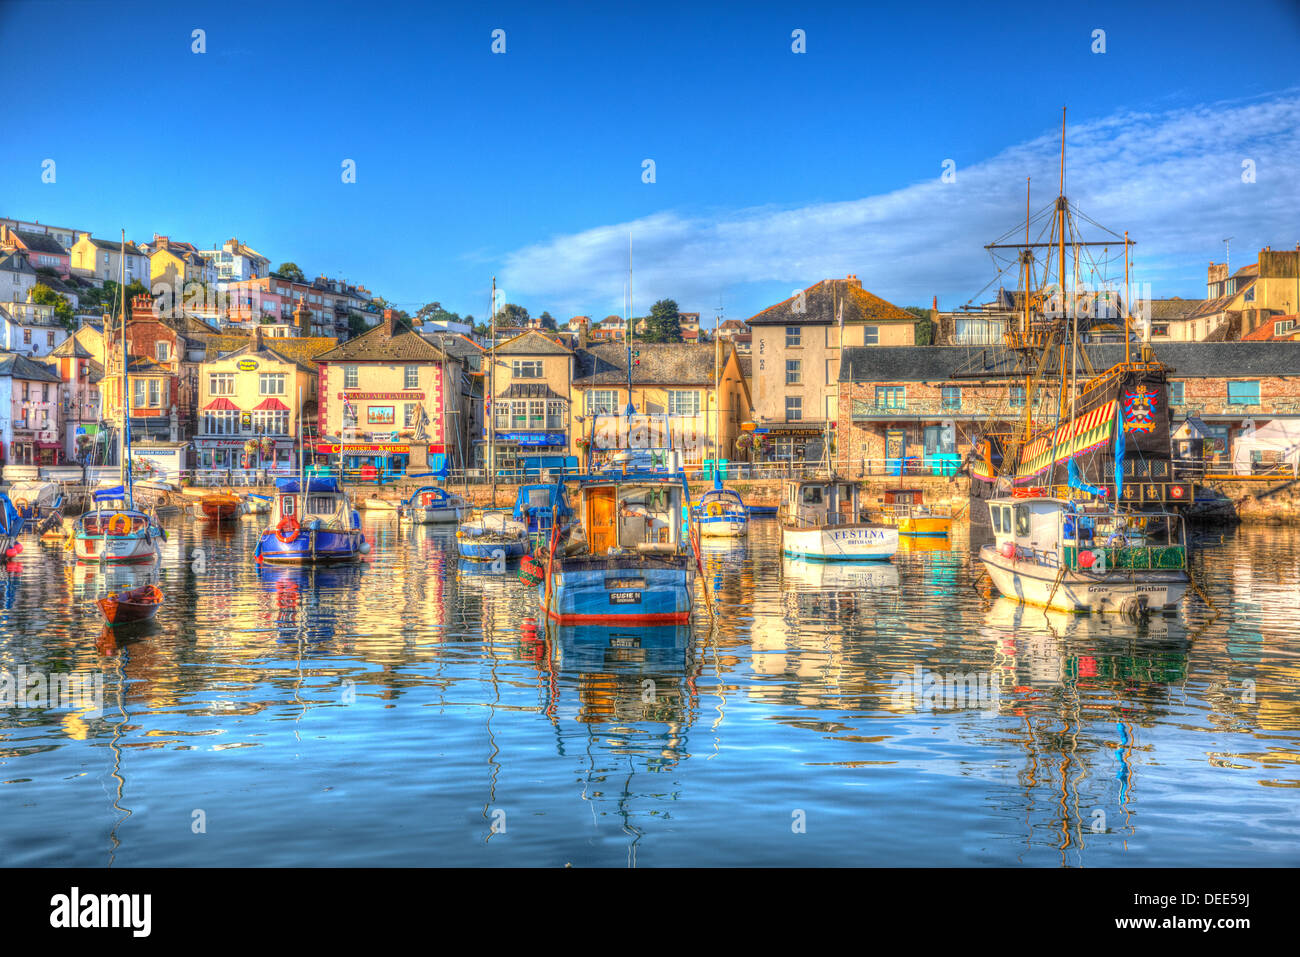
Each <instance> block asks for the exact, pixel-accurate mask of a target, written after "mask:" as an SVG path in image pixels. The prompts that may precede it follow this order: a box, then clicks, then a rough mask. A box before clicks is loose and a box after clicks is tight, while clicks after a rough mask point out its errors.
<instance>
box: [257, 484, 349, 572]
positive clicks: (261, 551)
mask: <svg viewBox="0 0 1300 957" xmlns="http://www.w3.org/2000/svg"><path fill="white" fill-rule="evenodd" d="M369 553H370V543H369V542H367V541H366V536H365V535H364V534H363V533H362V531H361V516H360V515H358V514H357V512H356V510H354V509H353V508H352V505H351V502H350V501H349V499H348V494H347V492H346V491H344V489H343V487H342V486H341V485H340V484H339V481H338V479H335V478H332V477H323V476H322V477H313V478H302V477H298V478H278V479H276V480H275V501H274V502H273V503H272V506H271V518H270V525H269V527H268V528H267V529H266V530H265V531H264V532H262V535H261V537H260V538H259V539H258V542H257V548H256V549H255V550H254V552H253V556H254V558H255V559H256V560H257V561H259V562H292V563H303V562H308V563H316V562H349V561H356V560H357V559H359V558H360V557H361V556H362V555H368V554H369Z"/></svg>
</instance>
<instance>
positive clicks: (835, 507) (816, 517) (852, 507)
mask: <svg viewBox="0 0 1300 957" xmlns="http://www.w3.org/2000/svg"><path fill="white" fill-rule="evenodd" d="M859 493H860V489H859V487H858V483H857V482H846V481H844V480H842V479H821V480H816V479H805V480H802V481H793V480H792V481H789V482H787V483H786V493H785V502H784V510H785V520H786V522H787V524H790V525H794V526H796V527H799V528H813V527H818V526H825V525H854V524H857V523H858V522H859V521H861V519H860V517H859V516H860V515H861V507H860V503H859Z"/></svg>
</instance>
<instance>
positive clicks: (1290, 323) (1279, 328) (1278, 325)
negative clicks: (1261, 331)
mask: <svg viewBox="0 0 1300 957" xmlns="http://www.w3.org/2000/svg"><path fill="white" fill-rule="evenodd" d="M1294 328H1295V320H1294V319H1281V320H1278V321H1277V322H1275V323H1273V335H1275V336H1284V335H1286V334H1287V333H1288V332H1290V331H1291V330H1292V329H1294Z"/></svg>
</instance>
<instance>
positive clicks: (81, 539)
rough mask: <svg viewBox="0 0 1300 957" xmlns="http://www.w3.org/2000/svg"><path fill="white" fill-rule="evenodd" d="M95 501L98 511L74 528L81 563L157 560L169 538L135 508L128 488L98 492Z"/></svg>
mask: <svg viewBox="0 0 1300 957" xmlns="http://www.w3.org/2000/svg"><path fill="white" fill-rule="evenodd" d="M91 500H92V504H93V505H94V508H92V509H91V510H90V511H88V512H85V513H83V514H82V515H80V516H78V517H77V520H76V522H75V523H74V524H73V532H72V547H73V551H74V552H75V554H76V556H77V561H79V562H112V563H115V564H116V563H122V564H133V563H137V562H152V561H154V560H155V559H157V557H158V552H159V550H160V546H161V543H162V542H164V541H166V540H167V534H166V532H164V531H163V529H162V526H161V525H159V524H158V522H157V520H156V519H154V518H153V516H151V515H149V514H147V513H145V512H142V511H140V510H139V509H137V508H135V507H134V505H133V504H132V499H131V492H130V490H129V489H128V488H126V487H125V486H122V485H115V486H111V487H108V488H100V489H96V490H95V492H94V493H93V494H92V496H91Z"/></svg>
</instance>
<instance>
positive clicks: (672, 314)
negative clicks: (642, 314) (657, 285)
mask: <svg viewBox="0 0 1300 957" xmlns="http://www.w3.org/2000/svg"><path fill="white" fill-rule="evenodd" d="M636 321H637V320H635V319H634V320H633V324H634V326H635V323H636ZM639 335H640V338H641V340H642V341H643V342H681V341H682V317H681V313H679V312H678V311H677V303H676V301H674V300H672V299H660V300H659V301H658V302H656V303H655V304H654V305H653V306H651V307H650V315H649V316H647V317H646V320H645V324H644V325H643V326H642V328H641V331H640V333H639Z"/></svg>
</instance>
